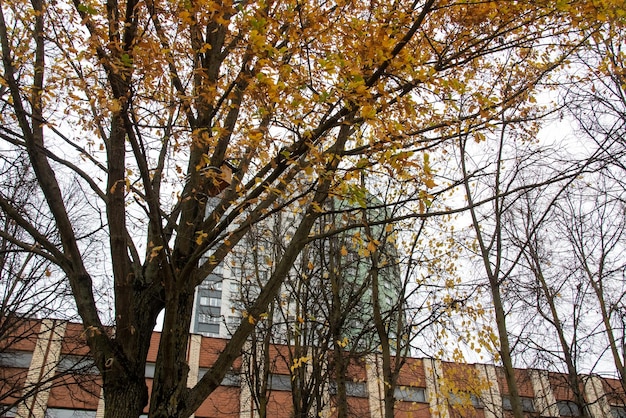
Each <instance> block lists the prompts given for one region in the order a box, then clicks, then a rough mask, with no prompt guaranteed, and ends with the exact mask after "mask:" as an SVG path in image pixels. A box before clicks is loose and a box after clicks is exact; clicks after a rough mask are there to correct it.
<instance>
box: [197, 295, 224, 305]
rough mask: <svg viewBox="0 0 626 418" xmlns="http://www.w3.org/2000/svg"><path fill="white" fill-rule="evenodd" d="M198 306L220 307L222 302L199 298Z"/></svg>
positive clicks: (203, 297) (218, 299)
mask: <svg viewBox="0 0 626 418" xmlns="http://www.w3.org/2000/svg"><path fill="white" fill-rule="evenodd" d="M200 305H202V306H214V307H220V306H222V300H221V299H220V298H212V297H207V296H201V297H200Z"/></svg>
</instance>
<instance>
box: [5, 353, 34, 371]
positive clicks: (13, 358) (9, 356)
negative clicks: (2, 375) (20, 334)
mask: <svg viewBox="0 0 626 418" xmlns="http://www.w3.org/2000/svg"><path fill="white" fill-rule="evenodd" d="M32 359H33V353H31V352H28V351H8V352H4V353H0V366H4V367H16V368H20V369H28V368H29V367H30V362H31V360H32Z"/></svg>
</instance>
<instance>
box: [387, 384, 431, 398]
mask: <svg viewBox="0 0 626 418" xmlns="http://www.w3.org/2000/svg"><path fill="white" fill-rule="evenodd" d="M393 397H394V398H395V399H396V400H398V401H403V402H426V389H424V388H417V387H414V386H398V387H396V388H395V389H394V391H393Z"/></svg>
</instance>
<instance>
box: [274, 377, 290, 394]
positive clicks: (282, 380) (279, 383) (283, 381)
mask: <svg viewBox="0 0 626 418" xmlns="http://www.w3.org/2000/svg"><path fill="white" fill-rule="evenodd" d="M270 388H272V390H291V377H290V376H289V375H286V374H270Z"/></svg>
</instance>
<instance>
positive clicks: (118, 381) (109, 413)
mask: <svg viewBox="0 0 626 418" xmlns="http://www.w3.org/2000/svg"><path fill="white" fill-rule="evenodd" d="M105 376H106V377H105V380H104V382H103V384H104V405H105V408H104V418H129V417H139V415H141V414H142V413H143V409H144V407H145V406H146V405H147V404H148V387H147V386H146V381H145V377H144V376H143V373H142V374H141V376H137V377H136V378H135V379H130V378H129V377H128V376H129V373H124V372H122V371H119V372H109V373H107V374H106V375H105Z"/></svg>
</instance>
